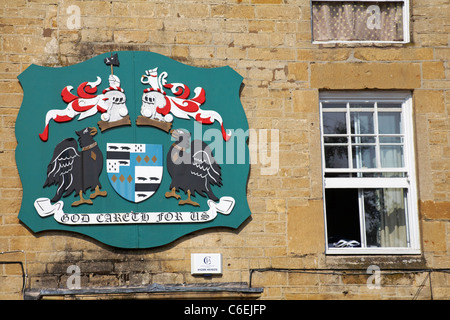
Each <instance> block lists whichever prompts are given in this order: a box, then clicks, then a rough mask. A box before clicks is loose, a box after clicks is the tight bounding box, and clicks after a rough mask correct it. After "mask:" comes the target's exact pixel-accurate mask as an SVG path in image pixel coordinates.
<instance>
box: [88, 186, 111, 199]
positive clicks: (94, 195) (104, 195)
mask: <svg viewBox="0 0 450 320" xmlns="http://www.w3.org/2000/svg"><path fill="white" fill-rule="evenodd" d="M107 195H108V192H106V191H100V187H99V186H96V187H95V192H94V193H92V194H91V195H90V196H89V198H91V199H95V198H97V197H98V196H100V197H106V196H107Z"/></svg>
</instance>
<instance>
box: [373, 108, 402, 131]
mask: <svg viewBox="0 0 450 320" xmlns="http://www.w3.org/2000/svg"><path fill="white" fill-rule="evenodd" d="M401 119H402V115H401V113H400V112H379V113H378V132H379V133H380V134H400V133H402V122H401Z"/></svg>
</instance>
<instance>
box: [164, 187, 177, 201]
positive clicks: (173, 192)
mask: <svg viewBox="0 0 450 320" xmlns="http://www.w3.org/2000/svg"><path fill="white" fill-rule="evenodd" d="M165 196H166V198H171V197H174V198H176V199H177V200H178V199H180V198H181V196H180V195H179V194H176V192H175V188H172V190H171V191H170V192H166V193H165Z"/></svg>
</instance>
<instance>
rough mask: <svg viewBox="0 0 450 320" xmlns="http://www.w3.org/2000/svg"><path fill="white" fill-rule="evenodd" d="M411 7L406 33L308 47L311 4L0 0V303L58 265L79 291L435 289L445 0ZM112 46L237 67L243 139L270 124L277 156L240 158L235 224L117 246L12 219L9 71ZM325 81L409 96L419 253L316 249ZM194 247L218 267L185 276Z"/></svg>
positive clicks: (294, 293) (444, 114)
mask: <svg viewBox="0 0 450 320" xmlns="http://www.w3.org/2000/svg"><path fill="white" fill-rule="evenodd" d="M410 6H411V13H410V14H411V16H410V34H411V42H410V43H408V44H394V45H365V46H363V45H336V44H334V45H333V44H331V45H318V44H313V43H312V42H311V11H310V1H309V0H198V1H186V0H170V1H145V0H111V1H103V0H102V1H100V0H98V1H97V0H86V1H76V0H2V1H1V3H0V253H1V254H0V299H21V298H22V297H23V290H22V289H23V288H25V289H27V290H39V289H43V288H47V289H48V288H49V289H58V288H60V289H61V288H66V286H67V280H68V278H69V276H70V273H68V271H67V268H68V267H69V266H71V265H77V266H78V267H79V268H80V272H81V273H80V277H81V287H82V288H93V287H123V286H145V285H149V284H156V283H157V284H166V285H169V284H183V283H185V284H222V285H223V284H240V285H242V284H244V285H246V286H252V287H259V288H263V289H264V291H263V293H262V294H260V295H257V297H258V298H261V299H328V298H330V299H413V298H418V299H429V298H447V299H448V298H449V297H450V275H449V273H448V268H450V223H449V220H450V187H449V186H450V183H449V175H450V143H449V138H450V121H449V112H450V62H449V60H450V48H449V41H450V36H449V35H450V25H449V24H448V21H449V19H450V1H449V0H411V1H410ZM119 50H144V51H152V52H157V53H160V54H163V55H166V56H168V57H170V58H172V59H175V60H178V61H180V62H183V63H185V64H189V65H193V66H199V67H206V68H212V67H217V66H224V65H229V66H231V67H232V68H233V69H234V70H236V71H237V72H238V73H239V74H241V75H242V76H243V77H244V84H245V86H244V87H243V89H242V92H241V101H242V104H243V107H244V109H245V112H246V114H247V117H248V120H249V126H250V128H251V129H254V130H255V132H257V133H258V135H257V136H256V138H260V137H261V132H263V130H266V129H268V130H269V132H268V136H269V138H268V139H269V141H270V139H271V137H272V138H273V139H275V140H276V139H278V141H279V151H278V154H277V157H276V159H277V161H278V163H277V164H276V166H275V169H274V170H272V169H271V168H269V167H270V165H271V164H272V165H275V162H272V163H271V164H267V163H265V164H264V163H262V162H261V160H259V161H256V163H254V164H252V167H251V175H250V179H249V182H248V201H249V204H250V208H251V211H252V217H251V219H249V220H248V221H246V222H245V223H244V224H243V225H242V226H241V227H240V228H239V229H237V230H231V229H217V230H214V231H210V230H207V231H200V232H195V233H193V234H190V235H187V236H185V237H182V238H180V239H178V240H176V241H175V242H173V243H171V244H169V245H166V246H163V247H159V248H154V249H146V250H122V249H117V248H111V247H107V246H105V245H103V244H101V243H98V242H96V241H93V240H91V239H89V238H87V237H84V236H81V235H77V234H66V233H63V232H45V233H42V234H33V233H32V232H31V231H30V230H29V229H27V228H26V227H25V226H24V225H23V224H21V223H20V222H19V220H18V219H17V214H18V211H19V209H20V204H21V197H22V185H21V181H20V178H19V176H18V172H17V168H16V164H15V155H14V150H15V147H16V139H15V135H14V126H15V119H16V116H17V113H18V111H19V108H20V105H21V101H22V97H23V91H22V88H21V86H20V84H19V82H18V80H17V76H18V75H19V74H20V73H21V72H23V71H24V70H25V69H26V68H27V67H28V66H29V65H30V64H32V63H34V64H38V65H44V66H52V67H61V66H67V65H72V64H75V63H79V62H82V61H85V60H87V59H89V58H91V57H94V56H96V55H98V54H101V53H104V52H110V51H119ZM328 89H333V90H369V89H370V90H379V89H383V90H394V89H407V90H411V91H412V93H413V108H414V126H415V127H414V133H415V145H416V164H417V176H418V190H419V221H420V236H421V252H422V253H421V254H420V255H413V256H388V255H383V256H330V255H325V236H324V215H323V190H322V169H321V151H320V150H321V149H320V127H319V100H318V95H319V91H320V90H328ZM36 98H37V99H39V97H36ZM272 132H273V133H274V135H271V134H272ZM254 142H255V143H256V141H254ZM250 143H252V141H250ZM273 159H275V157H273ZM273 161H275V160H273ZM268 168H269V170H268V171H264V169H268ZM199 250H201V251H202V252H205V251H206V252H220V253H222V255H223V268H224V272H223V275H220V276H213V277H209V278H204V277H198V276H192V275H191V273H190V254H191V253H196V252H199ZM370 265H377V266H379V267H380V270H381V286H380V287H379V288H378V289H373V288H370V286H368V281H371V280H370V279H369V277H370V276H371V274H368V273H367V268H368V267H369V266H370ZM24 274H26V277H25V276H24ZM168 296H169V297H170V295H168Z"/></svg>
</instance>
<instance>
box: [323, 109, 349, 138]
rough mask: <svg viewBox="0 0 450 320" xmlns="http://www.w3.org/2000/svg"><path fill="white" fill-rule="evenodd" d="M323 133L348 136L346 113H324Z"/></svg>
mask: <svg viewBox="0 0 450 320" xmlns="http://www.w3.org/2000/svg"><path fill="white" fill-rule="evenodd" d="M323 133H325V134H327V133H339V134H346V133H347V126H346V121H345V112H324V113H323Z"/></svg>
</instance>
